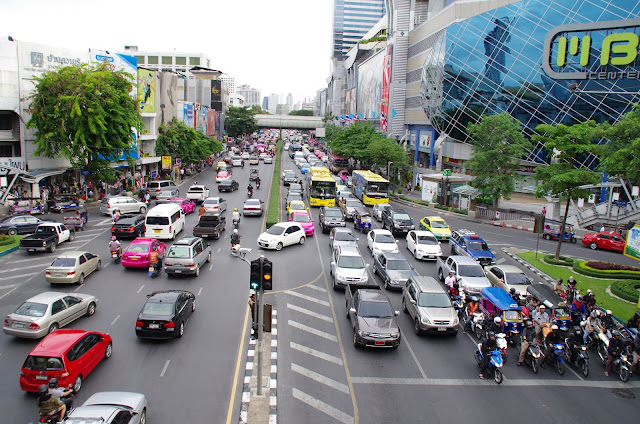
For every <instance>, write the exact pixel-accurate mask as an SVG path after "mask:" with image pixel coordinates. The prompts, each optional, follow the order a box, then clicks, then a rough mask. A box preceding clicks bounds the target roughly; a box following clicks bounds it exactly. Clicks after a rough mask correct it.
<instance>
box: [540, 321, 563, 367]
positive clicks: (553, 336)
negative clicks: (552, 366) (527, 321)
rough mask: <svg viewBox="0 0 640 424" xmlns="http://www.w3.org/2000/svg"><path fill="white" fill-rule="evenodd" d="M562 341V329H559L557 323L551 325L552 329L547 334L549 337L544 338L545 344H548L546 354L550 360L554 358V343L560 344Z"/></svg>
mask: <svg viewBox="0 0 640 424" xmlns="http://www.w3.org/2000/svg"><path fill="white" fill-rule="evenodd" d="M562 341H563V340H562V336H561V335H560V329H558V326H557V325H555V324H553V325H552V326H551V331H550V332H549V334H547V337H545V338H544V344H545V345H546V346H547V352H546V353H545V355H544V356H545V357H546V358H547V359H549V360H550V359H551V358H553V345H554V344H560V343H562Z"/></svg>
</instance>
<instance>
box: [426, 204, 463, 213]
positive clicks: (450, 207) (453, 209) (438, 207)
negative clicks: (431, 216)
mask: <svg viewBox="0 0 640 424" xmlns="http://www.w3.org/2000/svg"><path fill="white" fill-rule="evenodd" d="M433 207H434V208H436V209H441V210H443V211H449V212H454V213H459V214H461V215H468V214H469V212H467V211H466V210H462V209H456V208H454V207H453V206H442V205H434V206H433Z"/></svg>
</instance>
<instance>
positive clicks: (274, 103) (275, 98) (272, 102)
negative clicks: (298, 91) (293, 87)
mask: <svg viewBox="0 0 640 424" xmlns="http://www.w3.org/2000/svg"><path fill="white" fill-rule="evenodd" d="M279 104H280V95H279V94H270V95H269V104H268V106H267V107H268V108H269V113H270V114H272V115H275V114H276V112H277V108H278V105H279Z"/></svg>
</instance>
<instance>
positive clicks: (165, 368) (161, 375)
mask: <svg viewBox="0 0 640 424" xmlns="http://www.w3.org/2000/svg"><path fill="white" fill-rule="evenodd" d="M170 362H171V359H167V362H165V363H164V367H162V372H161V373H160V377H164V373H165V372H167V368H169V363H170Z"/></svg>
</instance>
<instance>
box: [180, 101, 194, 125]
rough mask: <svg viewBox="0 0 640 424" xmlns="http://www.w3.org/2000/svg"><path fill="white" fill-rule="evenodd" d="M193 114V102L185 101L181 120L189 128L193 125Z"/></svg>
mask: <svg viewBox="0 0 640 424" xmlns="http://www.w3.org/2000/svg"><path fill="white" fill-rule="evenodd" d="M193 114H194V110H193V103H185V104H184V105H183V109H182V122H184V124H185V125H186V126H187V127H189V128H193V126H194V117H193Z"/></svg>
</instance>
